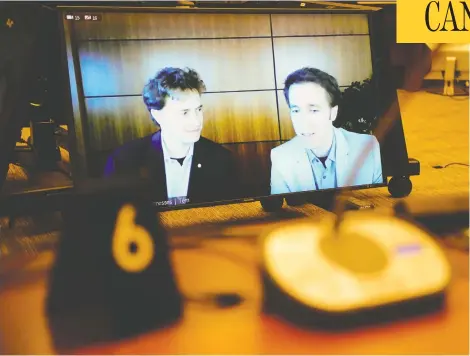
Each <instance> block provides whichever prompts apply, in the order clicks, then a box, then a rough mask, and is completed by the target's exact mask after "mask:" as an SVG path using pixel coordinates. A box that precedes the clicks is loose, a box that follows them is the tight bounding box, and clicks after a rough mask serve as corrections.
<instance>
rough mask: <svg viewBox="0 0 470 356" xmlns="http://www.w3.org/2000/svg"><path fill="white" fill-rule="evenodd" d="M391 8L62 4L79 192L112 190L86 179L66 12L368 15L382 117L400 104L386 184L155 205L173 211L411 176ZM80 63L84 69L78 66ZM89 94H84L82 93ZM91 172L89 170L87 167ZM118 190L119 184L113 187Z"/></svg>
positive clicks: (385, 162) (388, 142)
mask: <svg viewBox="0 0 470 356" xmlns="http://www.w3.org/2000/svg"><path fill="white" fill-rule="evenodd" d="M390 8H395V5H394V4H391V5H385V6H382V7H381V8H378V9H377V10H375V11H371V10H361V9H354V10H351V9H349V10H348V9H336V10H334V11H333V10H331V9H322V10H319V9H315V8H314V9H310V8H301V9H299V8H288V7H259V8H256V7H252V8H245V7H242V8H240V7H233V6H232V7H230V5H224V6H213V7H211V8H187V7H182V8H180V7H162V6H158V5H155V6H135V5H134V6H132V5H122V4H119V5H118V4H117V3H114V4H112V5H100V6H96V5H88V4H87V5H73V4H70V5H65V6H58V10H59V11H58V16H59V17H60V19H59V24H60V33H61V40H62V47H63V51H62V53H63V57H62V61H63V66H62V71H63V73H64V76H63V77H64V81H66V89H68V90H69V94H70V95H68V98H67V99H68V103H67V109H68V110H67V113H68V120H67V121H68V123H69V132H70V135H69V137H70V142H69V147H70V160H71V166H72V179H73V183H74V189H73V190H76V191H82V192H83V191H86V192H87V193H90V192H92V191H93V189H94V188H93V187H100V188H97V189H98V190H99V191H100V192H102V191H103V189H104V190H106V189H107V188H106V187H105V184H104V185H103V183H102V181H103V179H93V178H88V177H86V174H85V175H84V174H83V172H84V166H83V164H85V165H86V163H84V162H79V160H78V156H79V155H78V151H77V150H78V148H79V146H80V145H82V147H83V148H84V149H85V151H86V141H87V140H86V139H83V138H84V137H85V136H86V130H85V128H77V127H75V122H76V121H77V120H76V115H77V113H78V115H84V108H83V102H82V103H80V100H79V98H78V97H79V96H80V92H82V93H83V88H82V84H81V77H80V69H79V63H78V60H76V58H77V56H76V55H72V59H74V60H73V63H70V61H69V60H68V56H70V54H72V53H73V52H76V48H75V47H74V46H75V43H76V41H75V40H74V32H73V26H70V25H69V26H68V28H66V26H65V21H64V16H65V15H66V14H67V13H75V14H78V13H83V14H85V13H99V14H104V13H106V12H108V13H109V12H145V13H148V12H155V13H216V14H224V13H225V14H234V13H236V14H253V13H256V14H275V13H281V14H299V13H300V14H319V13H321V14H333V13H334V14H366V15H367V16H368V20H369V35H370V48H371V56H372V71H373V75H374V80H373V85H375V88H376V90H377V92H378V93H379V95H378V97H379V100H378V102H377V103H374V104H373V105H376V108H377V115H378V116H379V117H381V116H382V115H383V114H384V113H385V112H386V111H387V110H389V109H390V108H394V110H395V114H396V115H397V117H396V119H395V122H394V124H393V126H392V128H391V129H390V130H389V132H388V134H387V135H386V137H385V138H384V139H383V140H382V141H381V142H380V151H381V158H382V172H383V182H382V183H379V184H368V185H357V186H350V187H339V188H332V189H323V190H313V191H312V190H311V191H302V192H293V193H287V194H278V195H268V196H255V197H248V198H238V199H233V200H223V201H209V202H203V203H188V204H184V205H176V206H166V205H155V209H156V210H157V211H170V210H180V209H191V208H197V207H207V206H216V205H227V204H238V203H244V202H253V201H261V200H263V199H272V198H297V197H303V196H308V197H315V195H318V196H322V195H325V194H328V193H332V194H335V193H338V192H341V191H343V190H361V189H371V188H380V187H385V186H387V181H388V178H389V177H393V176H406V175H407V172H408V152H407V147H406V140H405V135H404V130H403V125H402V120H401V115H400V109H399V103H398V95H397V91H396V88H395V87H394V85H393V80H392V78H391V70H390V69H391V63H390V53H389V51H390V48H389V46H388V47H387V45H386V44H385V43H384V42H383V41H382V40H381V39H382V38H383V36H384V34H385V32H386V31H387V29H386V28H385V25H384V21H383V16H386V15H387V11H388V10H389V9H390ZM77 67H78V68H77ZM72 76H74V77H75V78H76V81H75V88H74V85H73V84H74V83H73V81H72V80H71V77H72ZM77 96H78V97H77ZM81 96H82V97H83V95H81ZM79 130H85V132H83V131H82V139H83V142H77V131H79ZM85 172H86V171H85ZM109 189H110V190H112V189H113V188H109ZM110 193H111V194H119V191H118V190H117V191H116V190H115V191H114V192H110Z"/></svg>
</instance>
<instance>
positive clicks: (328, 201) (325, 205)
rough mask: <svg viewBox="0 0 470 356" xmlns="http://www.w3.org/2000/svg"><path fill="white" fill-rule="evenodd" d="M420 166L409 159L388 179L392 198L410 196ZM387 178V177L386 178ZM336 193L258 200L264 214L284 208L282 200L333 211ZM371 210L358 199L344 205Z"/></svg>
mask: <svg viewBox="0 0 470 356" xmlns="http://www.w3.org/2000/svg"><path fill="white" fill-rule="evenodd" d="M420 170H421V165H420V162H419V161H418V160H417V159H414V158H409V159H408V165H407V167H406V168H405V169H404V170H403V171H402V172H401V173H400V174H396V175H393V176H391V177H390V179H389V180H388V182H387V187H388V192H389V193H390V195H391V196H392V197H393V198H404V197H406V196H408V195H410V193H411V191H412V189H413V184H412V183H411V179H410V177H411V176H417V175H419V174H420ZM387 178H389V177H387ZM336 194H337V192H336V191H318V192H307V193H299V194H293V195H289V196H286V197H283V196H282V195H279V196H269V197H264V198H261V199H260V203H261V206H262V207H263V210H264V211H266V212H278V211H280V210H282V207H283V206H284V200H285V201H286V203H287V205H289V206H300V205H304V204H307V203H309V204H313V205H316V206H318V207H319V208H322V209H324V210H327V211H333V210H334V207H335V198H336ZM368 208H373V206H370V204H369V202H366V201H361V200H360V199H356V198H351V199H349V200H348V201H347V203H346V209H349V210H351V209H352V210H359V209H368Z"/></svg>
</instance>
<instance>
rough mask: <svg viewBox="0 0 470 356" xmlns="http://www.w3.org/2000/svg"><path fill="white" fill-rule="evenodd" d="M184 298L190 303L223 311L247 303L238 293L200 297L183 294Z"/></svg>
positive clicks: (208, 294) (210, 294)
mask: <svg viewBox="0 0 470 356" xmlns="http://www.w3.org/2000/svg"><path fill="white" fill-rule="evenodd" d="M183 298H184V299H185V300H186V301H188V302H193V303H199V304H204V305H210V306H216V307H217V308H221V309H227V308H233V307H236V306H239V305H241V304H243V303H244V302H245V301H246V298H245V297H243V296H242V295H241V294H239V293H237V292H220V293H206V294H201V295H199V296H189V295H188V294H183Z"/></svg>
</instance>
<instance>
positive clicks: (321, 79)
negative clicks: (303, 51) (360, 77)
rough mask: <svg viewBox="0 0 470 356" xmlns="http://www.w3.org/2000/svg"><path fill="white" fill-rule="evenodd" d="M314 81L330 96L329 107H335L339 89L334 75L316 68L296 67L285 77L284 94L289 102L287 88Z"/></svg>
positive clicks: (339, 96) (339, 95) (338, 100)
mask: <svg viewBox="0 0 470 356" xmlns="http://www.w3.org/2000/svg"><path fill="white" fill-rule="evenodd" d="M300 83H315V84H318V85H320V86H321V87H322V88H323V89H325V90H326V92H327V93H328V96H329V98H330V105H331V107H335V106H336V105H338V104H339V102H340V100H341V90H340V89H339V85H338V82H337V81H336V79H335V77H333V76H331V75H329V74H328V73H325V72H323V71H321V70H320V69H317V68H311V67H304V68H301V69H297V70H296V71H295V72H292V73H291V74H289V76H288V77H287V79H286V81H285V82H284V96H285V98H286V101H287V103H288V104H289V88H290V87H291V85H293V84H300Z"/></svg>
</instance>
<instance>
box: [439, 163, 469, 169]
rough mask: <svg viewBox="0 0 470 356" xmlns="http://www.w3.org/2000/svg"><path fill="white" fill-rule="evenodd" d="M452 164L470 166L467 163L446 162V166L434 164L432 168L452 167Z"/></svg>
mask: <svg viewBox="0 0 470 356" xmlns="http://www.w3.org/2000/svg"><path fill="white" fill-rule="evenodd" d="M450 166H464V167H470V165H469V164H467V163H460V162H452V163H448V164H446V165H445V166H440V165H437V166H432V168H435V169H444V168H447V167H450Z"/></svg>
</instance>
